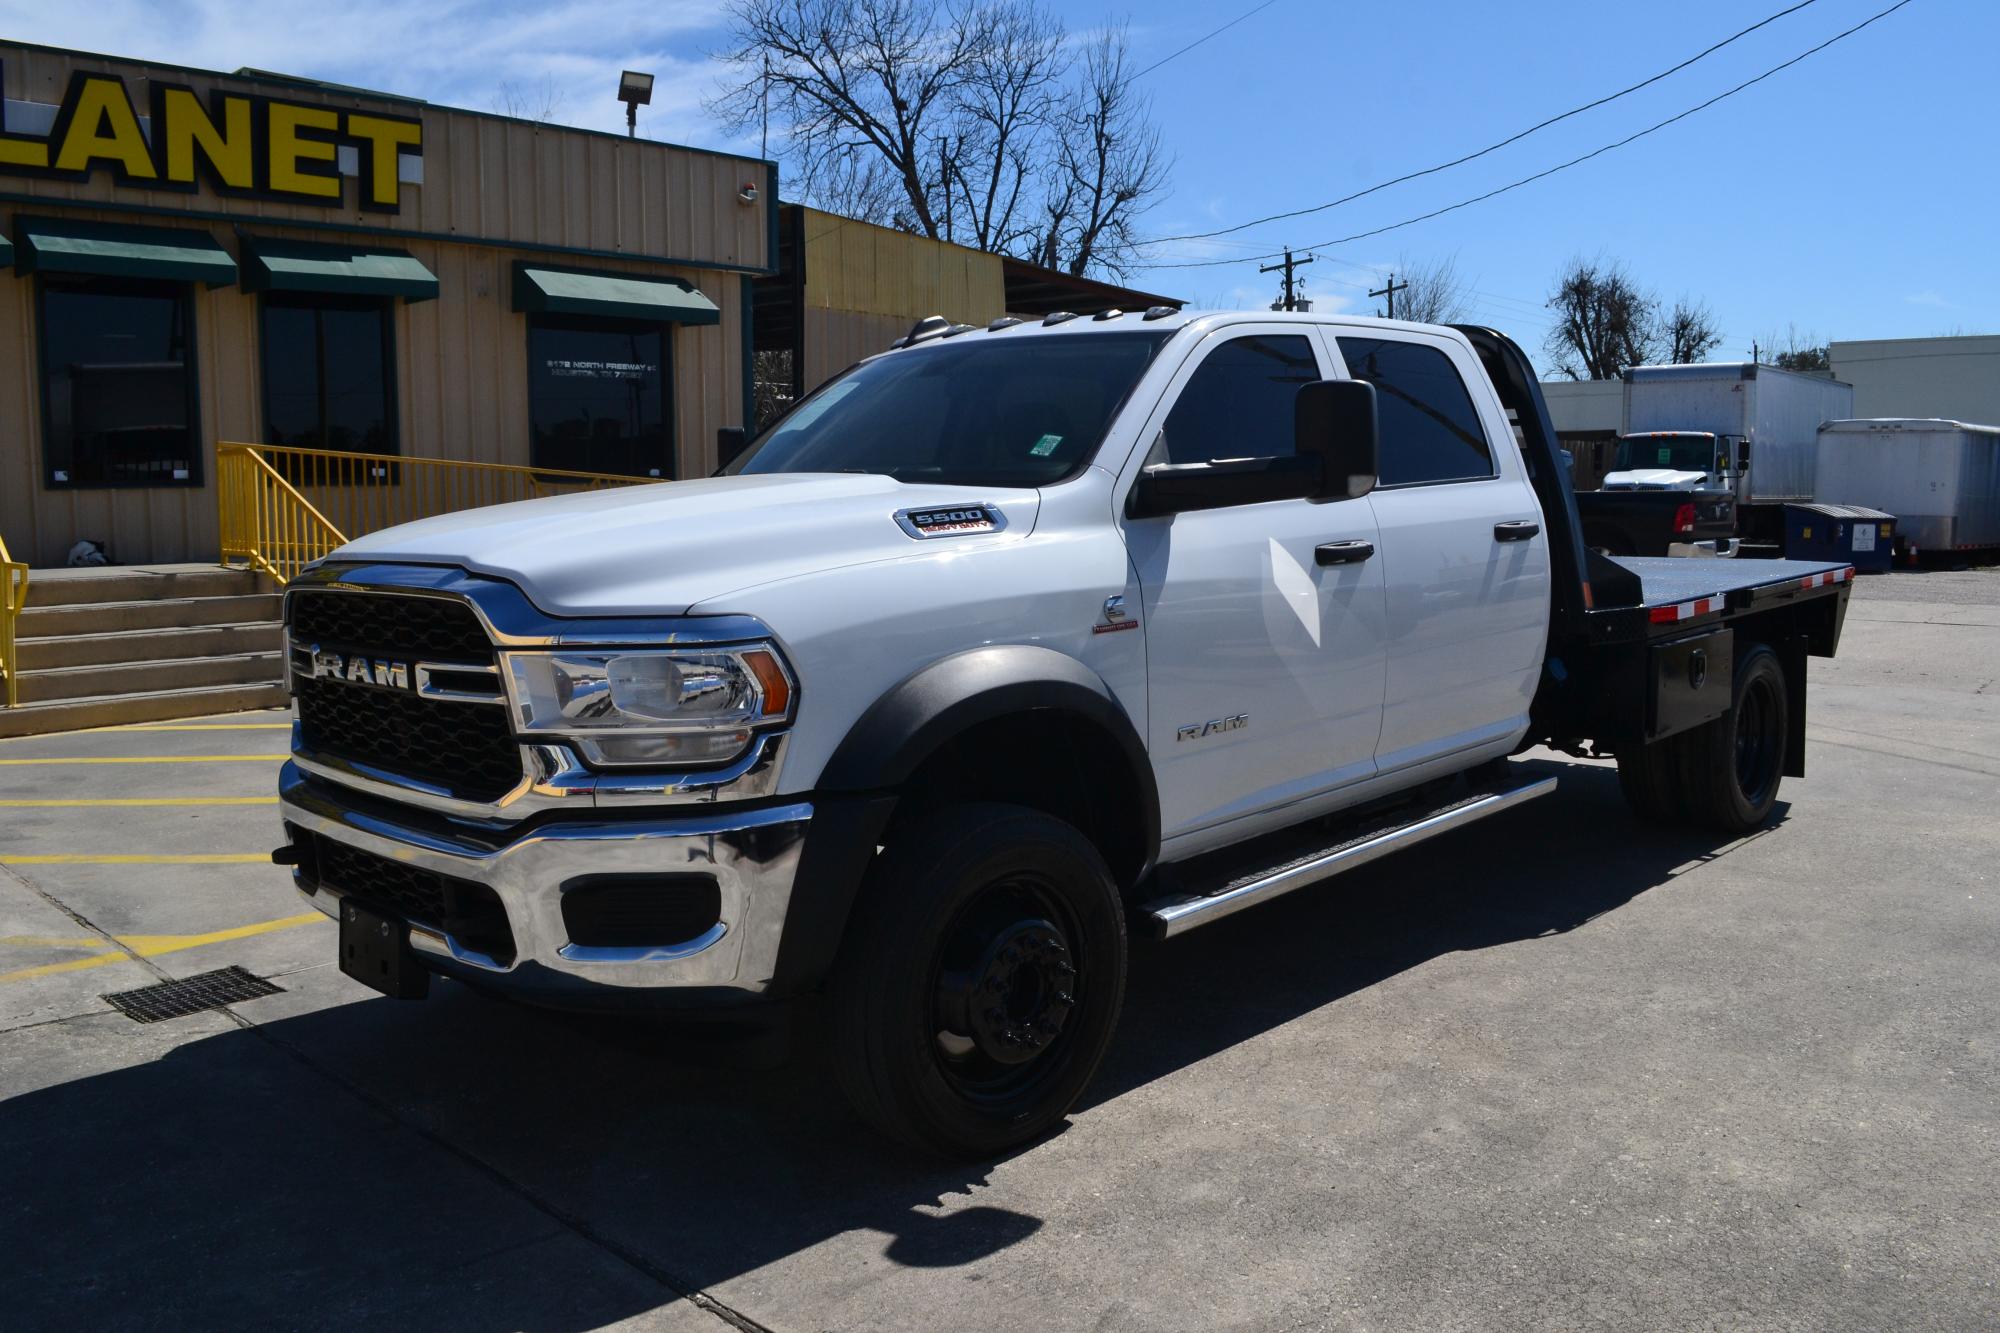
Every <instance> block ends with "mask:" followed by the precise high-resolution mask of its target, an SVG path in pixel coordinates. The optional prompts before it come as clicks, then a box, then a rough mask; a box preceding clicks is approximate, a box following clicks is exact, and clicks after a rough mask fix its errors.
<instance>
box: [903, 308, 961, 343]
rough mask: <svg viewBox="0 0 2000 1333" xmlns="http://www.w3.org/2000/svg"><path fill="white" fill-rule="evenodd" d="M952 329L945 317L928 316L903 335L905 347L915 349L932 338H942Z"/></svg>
mask: <svg viewBox="0 0 2000 1333" xmlns="http://www.w3.org/2000/svg"><path fill="white" fill-rule="evenodd" d="M950 327H951V325H950V324H949V323H948V322H946V320H945V317H944V316H943V315H926V316H924V317H923V318H922V319H920V320H918V321H917V322H916V323H915V324H913V325H912V326H911V327H910V331H909V332H908V333H906V334H904V335H903V346H905V347H914V346H916V345H917V344H918V343H920V342H927V341H929V340H930V339H932V338H937V337H941V336H943V334H944V331H945V330H946V329H948V328H950Z"/></svg>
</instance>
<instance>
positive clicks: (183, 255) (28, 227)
mask: <svg viewBox="0 0 2000 1333" xmlns="http://www.w3.org/2000/svg"><path fill="white" fill-rule="evenodd" d="M17 231H18V234H19V236H20V241H21V244H20V251H19V253H18V254H17V255H16V257H15V262H16V266H17V267H18V268H19V270H20V271H21V272H22V273H89V274H92V275H94V276H96V277H103V278H165V279H167V280H169V281H173V282H205V283H207V284H208V285H209V286H211V287H220V286H223V285H224V284H226V283H231V282H234V281H236V261H235V260H233V259H231V258H230V257H229V252H228V251H227V250H225V249H223V248H222V247H221V246H220V245H218V244H216V241H215V238H214V237H213V236H211V235H209V234H208V233H207V232H205V231H184V230H181V229H178V228H173V227H136V226H132V225H130V224H128V223H123V222H81V221H75V220H72V219H69V218H21V219H19V220H18V224H17Z"/></svg>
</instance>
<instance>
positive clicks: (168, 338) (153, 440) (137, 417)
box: [41, 277, 201, 486]
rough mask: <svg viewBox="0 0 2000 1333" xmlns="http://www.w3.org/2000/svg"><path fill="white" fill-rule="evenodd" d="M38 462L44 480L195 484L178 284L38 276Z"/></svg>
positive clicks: (189, 359)
mask: <svg viewBox="0 0 2000 1333" xmlns="http://www.w3.org/2000/svg"><path fill="white" fill-rule="evenodd" d="M41 326H42V338H41V341H42V361H41V368H42V421H43V442H44V462H45V464H46V472H47V479H48V483H49V485H51V486H198V485H200V484H201V450H200V448H199V443H198V441H199V435H198V432H197V430H196V409H195V401H196V400H195V379H194V350H193V346H192V343H193V329H194V317H193V311H192V310H191V309H190V302H189V299H188V289H187V287H186V285H185V284H182V283H173V282H138V281H132V280H130V279H108V278H61V279H57V278H53V277H51V278H47V279H44V280H43V282H42V284H41Z"/></svg>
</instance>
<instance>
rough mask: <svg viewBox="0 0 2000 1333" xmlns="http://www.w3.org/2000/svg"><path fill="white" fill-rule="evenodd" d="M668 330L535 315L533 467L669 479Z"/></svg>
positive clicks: (531, 328) (531, 343)
mask: <svg viewBox="0 0 2000 1333" xmlns="http://www.w3.org/2000/svg"><path fill="white" fill-rule="evenodd" d="M667 339H668V334H667V330H666V329H665V328H663V327H662V326H660V325H657V324H636V323H632V324H627V323H623V322H616V321H602V320H583V319H574V318H565V317H559V316H554V315H537V316H533V317H531V318H530V319H529V321H528V410H529V413H530V416H531V419H532V422H533V427H534V452H533V455H532V461H533V463H534V465H535V466H536V467H547V468H569V469H573V470H575V471H579V472H615V473H620V474H623V475H625V476H634V477H671V476H673V475H674V448H673V429H672V427H671V425H670V424H669V417H668V414H669V413H670V412H672V410H673V394H672V391H671V389H670V388H669V385H670V384H671V380H670V379H669V374H670V368H669V366H668V365H667V351H668V346H669V344H668V340H667Z"/></svg>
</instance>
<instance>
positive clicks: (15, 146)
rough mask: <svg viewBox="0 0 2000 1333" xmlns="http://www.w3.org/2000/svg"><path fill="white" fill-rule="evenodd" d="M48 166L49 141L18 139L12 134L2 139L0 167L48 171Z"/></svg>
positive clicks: (0, 138) (0, 140) (0, 141)
mask: <svg viewBox="0 0 2000 1333" xmlns="http://www.w3.org/2000/svg"><path fill="white" fill-rule="evenodd" d="M48 165H49V144H48V140H46V139H17V138H15V137H14V136H13V135H11V134H9V135H6V136H5V137H0V167H34V168H37V169H38V170H46V169H47V168H48Z"/></svg>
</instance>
